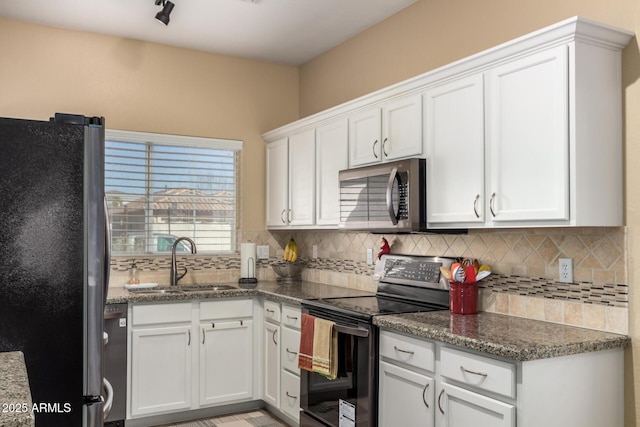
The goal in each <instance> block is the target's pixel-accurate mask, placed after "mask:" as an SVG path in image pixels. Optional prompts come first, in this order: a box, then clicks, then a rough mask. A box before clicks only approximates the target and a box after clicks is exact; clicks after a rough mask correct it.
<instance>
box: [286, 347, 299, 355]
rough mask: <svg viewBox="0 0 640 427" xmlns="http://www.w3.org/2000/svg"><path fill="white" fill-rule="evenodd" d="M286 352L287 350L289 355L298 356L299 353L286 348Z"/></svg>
mask: <svg viewBox="0 0 640 427" xmlns="http://www.w3.org/2000/svg"><path fill="white" fill-rule="evenodd" d="M285 350H287V353H289V354H298V352H297V351H291V350H289V349H288V348H285Z"/></svg>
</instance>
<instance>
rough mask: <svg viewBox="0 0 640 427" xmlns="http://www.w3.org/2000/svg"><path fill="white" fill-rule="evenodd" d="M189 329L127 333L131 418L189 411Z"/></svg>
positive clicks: (184, 327) (159, 329) (174, 328)
mask: <svg viewBox="0 0 640 427" xmlns="http://www.w3.org/2000/svg"><path fill="white" fill-rule="evenodd" d="M191 344H192V337H191V327H190V326H172V327H164V328H149V329H134V330H133V331H132V333H131V415H132V416H134V417H135V416H139V415H151V414H158V413H163V412H173V411H178V410H184V409H189V408H190V407H191Z"/></svg>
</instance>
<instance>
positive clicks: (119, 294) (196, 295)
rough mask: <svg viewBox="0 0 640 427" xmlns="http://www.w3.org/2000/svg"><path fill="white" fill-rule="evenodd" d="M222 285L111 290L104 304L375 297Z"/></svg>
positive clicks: (322, 289) (313, 286) (291, 286)
mask: <svg viewBox="0 0 640 427" xmlns="http://www.w3.org/2000/svg"><path fill="white" fill-rule="evenodd" d="M220 285H223V283H220ZM224 285H230V286H233V289H225V290H218V291H216V290H202V291H191V292H181V293H167V294H161V293H155V294H154V293H133V292H129V291H128V290H126V289H124V288H110V289H109V294H108V295H107V304H118V303H128V302H134V303H140V302H159V301H180V300H192V299H203V298H232V297H246V296H263V297H265V298H268V299H270V300H274V301H278V302H284V303H289V304H294V305H299V304H300V302H301V301H302V300H304V299H318V298H336V297H350V296H367V295H375V294H374V293H371V292H366V291H359V290H356V289H349V288H343V287H340V286H331V285H326V284H323V283H315V282H307V281H299V282H293V283H282V282H276V281H264V282H258V283H257V285H252V286H247V285H240V284H238V283H224ZM159 289H167V287H166V286H165V287H160V288H159Z"/></svg>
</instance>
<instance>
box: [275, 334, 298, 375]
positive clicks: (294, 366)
mask: <svg viewBox="0 0 640 427" xmlns="http://www.w3.org/2000/svg"><path fill="white" fill-rule="evenodd" d="M281 332H282V351H281V354H280V361H281V362H282V369H287V370H289V371H291V372H293V373H294V374H296V375H300V369H298V351H299V349H300V332H299V331H294V330H293V329H289V328H282V329H281Z"/></svg>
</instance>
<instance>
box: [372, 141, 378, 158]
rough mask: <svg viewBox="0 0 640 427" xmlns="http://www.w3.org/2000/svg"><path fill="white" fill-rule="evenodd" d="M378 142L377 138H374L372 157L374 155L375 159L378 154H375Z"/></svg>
mask: <svg viewBox="0 0 640 427" xmlns="http://www.w3.org/2000/svg"><path fill="white" fill-rule="evenodd" d="M377 144H378V140H377V139H376V140H375V141H373V157H375V158H376V159H377V158H378V155H377V154H376V145H377Z"/></svg>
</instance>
